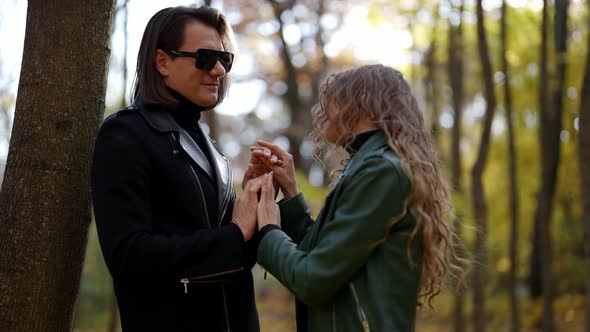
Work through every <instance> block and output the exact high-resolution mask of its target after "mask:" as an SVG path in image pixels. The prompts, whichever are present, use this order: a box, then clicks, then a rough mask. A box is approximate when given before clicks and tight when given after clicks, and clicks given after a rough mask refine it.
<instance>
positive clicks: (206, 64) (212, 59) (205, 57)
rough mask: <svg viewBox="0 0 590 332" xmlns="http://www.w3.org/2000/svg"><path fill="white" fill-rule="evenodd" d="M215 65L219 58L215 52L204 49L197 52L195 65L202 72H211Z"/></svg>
mask: <svg viewBox="0 0 590 332" xmlns="http://www.w3.org/2000/svg"><path fill="white" fill-rule="evenodd" d="M215 63H217V56H216V55H215V54H213V52H211V51H210V50H204V49H200V50H198V51H197V61H196V63H195V64H196V65H197V68H199V69H200V70H207V71H209V70H211V69H213V67H215Z"/></svg>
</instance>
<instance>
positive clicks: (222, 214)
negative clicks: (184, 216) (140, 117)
mask: <svg viewBox="0 0 590 332" xmlns="http://www.w3.org/2000/svg"><path fill="white" fill-rule="evenodd" d="M171 135H172V137H171V140H172V143H173V144H174V138H175V137H174V134H171ZM226 162H227V160H226ZM211 166H213V165H211ZM188 167H189V168H190V170H191V173H192V175H193V184H195V181H196V186H197V187H198V188H199V192H200V193H201V199H202V202H203V203H204V204H205V205H206V204H207V202H206V201H205V193H204V192H203V187H202V186H201V182H200V181H199V178H198V177H197V174H196V173H195V170H194V169H193V167H192V166H191V165H190V163H189V164H188ZM226 167H227V169H228V175H229V180H228V183H229V186H230V187H229V188H228V189H229V190H228V191H227V193H226V194H225V197H224V202H222V204H221V214H220V217H221V218H219V222H218V228H219V227H221V222H222V221H223V217H225V212H226V210H227V209H226V205H227V202H228V196H229V195H230V193H231V188H232V183H231V169H230V167H229V165H227V164H226ZM218 189H219V188H218ZM204 210H205V218H206V219H207V225H209V229H211V221H210V220H209V212H207V207H206V206H205V209H204ZM243 269H244V268H243V267H242V268H239V269H234V270H229V271H224V272H219V273H215V274H212V275H208V276H201V277H196V278H182V279H180V282H181V283H182V284H183V285H184V293H185V294H187V293H188V283H189V282H191V281H193V282H198V281H194V280H195V279H202V278H205V277H212V276H220V275H225V274H231V273H235V272H238V271H241V270H243ZM221 293H222V296H223V309H224V311H225V323H226V324H227V330H228V332H231V327H230V325H229V314H228V312H227V299H226V296H225V286H223V285H222V286H221Z"/></svg>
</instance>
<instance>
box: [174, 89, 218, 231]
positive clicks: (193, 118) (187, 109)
mask: <svg viewBox="0 0 590 332" xmlns="http://www.w3.org/2000/svg"><path fill="white" fill-rule="evenodd" d="M169 90H170V92H171V93H172V95H173V96H174V97H175V98H176V99H178V101H179V103H178V106H177V107H176V108H175V109H172V110H170V114H171V115H172V116H173V117H174V119H175V120H176V122H177V123H178V124H179V125H180V126H181V127H182V128H183V129H184V130H185V131H186V132H187V133H188V134H189V135H190V136H191V137H192V139H193V140H194V141H195V143H197V145H198V146H199V148H200V149H201V150H202V151H203V153H205V156H206V157H207V160H208V161H209V164H210V165H211V169H212V170H213V176H216V174H217V166H216V163H215V162H214V159H213V155H212V153H211V151H210V150H209V145H208V144H207V139H208V138H207V137H206V136H205V133H203V131H202V130H201V127H200V126H199V120H200V119H201V112H202V111H203V110H204V109H205V107H202V106H199V105H195V104H194V103H193V102H191V101H190V100H188V99H187V98H185V97H184V96H183V95H181V94H180V93H178V92H176V91H174V90H172V89H169ZM189 160H191V161H192V159H190V158H189ZM191 166H192V167H193V169H194V170H195V173H196V174H197V177H198V179H199V182H200V183H201V187H202V188H203V193H204V194H205V200H206V204H207V213H208V215H209V220H210V221H211V224H212V225H213V224H215V223H216V222H217V218H218V214H219V211H218V205H219V202H218V201H219V199H218V195H217V191H218V188H217V182H216V180H215V177H214V178H211V177H209V175H208V174H207V173H206V172H205V171H204V170H202V169H201V168H200V167H199V166H197V165H196V164H195V163H193V162H191Z"/></svg>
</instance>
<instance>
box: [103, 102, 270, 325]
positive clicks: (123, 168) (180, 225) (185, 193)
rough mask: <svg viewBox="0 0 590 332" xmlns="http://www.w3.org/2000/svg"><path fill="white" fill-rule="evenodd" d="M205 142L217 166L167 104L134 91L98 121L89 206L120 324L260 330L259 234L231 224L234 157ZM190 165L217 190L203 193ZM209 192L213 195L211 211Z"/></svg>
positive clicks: (233, 197) (209, 142)
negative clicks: (130, 102)
mask: <svg viewBox="0 0 590 332" xmlns="http://www.w3.org/2000/svg"><path fill="white" fill-rule="evenodd" d="M207 142H208V144H209V150H210V151H211V152H212V157H213V158H212V159H213V160H215V163H214V165H211V164H210V163H209V162H208V161H207V158H206V157H205V155H204V154H203V152H202V151H201V149H200V148H199V146H198V145H197V144H196V143H195V142H194V140H193V139H192V138H191V136H190V135H189V134H188V133H187V132H186V131H185V130H183V129H182V128H181V127H180V126H179V125H178V124H177V123H176V121H175V120H174V118H173V117H172V116H171V115H170V114H169V112H168V111H166V110H162V109H157V108H153V107H147V106H145V105H143V104H142V102H141V100H140V99H139V100H137V101H136V102H135V104H134V106H132V107H129V108H127V109H124V110H121V111H119V112H117V113H115V114H114V115H112V116H110V117H108V118H107V119H106V120H105V121H104V122H103V124H102V126H101V128H100V130H99V133H98V137H97V141H96V146H95V154H94V161H93V165H92V190H93V197H94V212H95V218H96V225H97V230H98V235H99V240H100V244H101V248H102V252H103V255H104V258H105V261H106V263H107V266H108V268H109V271H110V272H111V275H112V277H113V282H114V288H115V294H116V296H117V301H118V303H119V308H120V314H121V324H122V327H123V330H125V331H164V330H166V331H234V332H235V331H258V330H259V324H258V314H257V312H256V306H255V301H254V287H253V281H252V274H251V272H250V269H251V267H252V266H253V265H254V262H255V249H256V248H255V245H254V244H253V243H254V241H255V240H252V241H250V242H248V243H245V242H244V239H243V236H242V233H241V231H240V229H239V227H237V226H236V225H234V224H232V223H231V215H232V209H233V203H234V200H235V193H234V190H233V186H232V176H231V169H230V163H229V161H228V160H227V158H226V157H225V156H224V155H223V153H222V152H221V151H220V150H219V149H218V148H217V146H215V144H214V143H213V142H212V141H211V140H210V139H207ZM211 166H213V167H215V168H216V169H213V168H212V167H211ZM196 172H201V173H202V174H205V173H206V175H204V176H211V177H212V178H214V181H213V182H214V183H216V184H217V191H216V192H205V191H204V190H203V187H202V186H201V184H200V182H199V177H198V176H197V173H196ZM203 172H204V173H203ZM210 195H218V196H217V198H218V202H219V209H218V212H219V213H218V218H217V219H216V220H211V219H210V218H209V216H208V213H207V208H206V200H207V197H210Z"/></svg>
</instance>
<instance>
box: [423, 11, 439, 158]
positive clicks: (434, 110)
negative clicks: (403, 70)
mask: <svg viewBox="0 0 590 332" xmlns="http://www.w3.org/2000/svg"><path fill="white" fill-rule="evenodd" d="M433 11H434V17H435V19H434V26H433V27H432V32H431V36H432V39H431V41H430V47H429V48H428V49H427V50H426V52H425V55H424V59H425V61H424V64H425V65H426V77H425V78H424V86H425V89H426V93H427V98H428V100H429V101H430V107H431V114H432V115H431V118H432V120H431V124H430V128H431V130H430V131H431V133H432V137H433V139H434V144H436V145H437V146H438V144H439V133H440V128H439V125H438V121H439V119H438V118H439V116H440V110H439V108H440V107H439V105H438V99H439V91H438V84H437V75H436V74H437V73H436V69H437V67H438V66H437V61H436V51H437V49H438V41H437V38H436V37H437V36H438V25H439V21H440V15H439V14H438V12H439V3H438V2H437V3H436V4H435V5H434V10H433Z"/></svg>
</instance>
